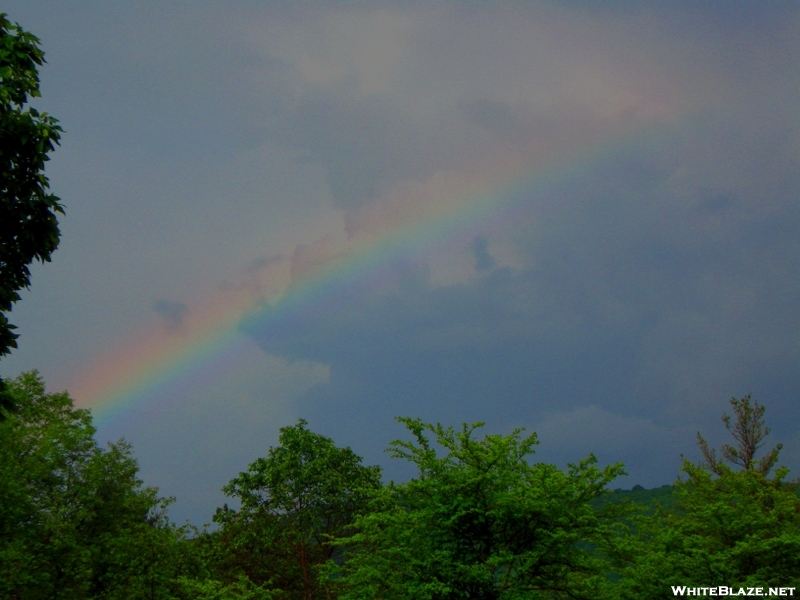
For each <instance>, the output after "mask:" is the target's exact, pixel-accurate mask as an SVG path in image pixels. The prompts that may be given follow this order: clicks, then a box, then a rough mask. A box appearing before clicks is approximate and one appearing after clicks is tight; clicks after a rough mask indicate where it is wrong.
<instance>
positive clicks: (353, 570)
mask: <svg viewBox="0 0 800 600" xmlns="http://www.w3.org/2000/svg"><path fill="white" fill-rule="evenodd" d="M9 389H10V392H11V393H12V394H13V397H14V400H15V402H16V404H17V405H18V409H17V410H16V411H15V412H13V413H10V414H9V415H8V418H7V419H6V420H5V421H4V422H2V423H0V598H3V599H9V600H10V599H14V600H23V599H26V600H27V599H31V600H38V599H45V598H48V599H49V598H53V599H55V598H64V599H76V600H78V599H97V600H100V599H108V600H117V599H123V598H124V599H131V600H136V599H150V600H156V599H164V600H167V599H169V600H189V599H199V600H277V599H286V600H288V599H298V600H312V599H323V598H324V599H334V598H338V599H340V600H362V599H363V600H366V599H375V598H381V599H387V600H388V599H398V600H399V599H409V600H411V599H414V600H417V599H419V600H424V599H430V600H450V599H462V598H464V599H466V598H469V599H488V600H493V599H498V600H500V599H503V600H511V599H521V598H525V599H536V598H542V599H544V598H552V599H556V598H598V599H603V598H608V599H628V598H630V599H633V598H637V599H638V598H671V597H673V591H672V587H671V586H673V585H678V586H696V587H702V586H710V585H728V586H732V587H738V586H742V587H744V588H747V587H759V586H761V587H764V588H766V587H776V586H782V587H787V586H800V575H798V574H800V500H798V496H797V486H796V485H795V484H794V483H791V482H790V481H789V480H788V475H787V471H786V469H783V468H777V469H774V467H775V465H776V464H777V459H778V452H779V450H780V446H778V447H776V448H775V449H773V450H771V451H769V452H766V453H764V455H763V456H761V457H759V456H757V452H758V451H759V449H760V448H761V447H762V446H763V442H764V438H765V437H766V435H767V434H768V433H769V429H768V428H766V426H765V425H764V408H763V406H761V405H760V404H758V403H757V402H752V401H751V399H750V397H749V396H747V397H745V398H742V399H733V400H732V401H731V403H732V407H733V411H734V414H733V416H732V417H729V416H728V415H725V416H724V417H723V421H724V423H725V425H726V426H727V427H728V429H729V430H730V431H731V433H732V435H733V437H734V440H735V445H729V446H723V448H722V450H721V457H722V458H718V457H717V453H716V452H715V451H713V450H711V449H710V448H709V447H708V444H707V443H706V442H705V440H704V439H703V438H702V437H700V436H698V440H699V445H700V448H701V451H702V452H703V455H704V462H703V463H701V464H692V463H691V462H689V461H684V465H683V471H682V473H683V477H682V478H680V479H679V480H678V481H677V482H676V484H675V486H664V487H662V488H657V489H655V490H644V489H642V488H640V487H638V486H637V487H636V488H634V489H633V490H629V491H623V490H616V491H614V492H609V491H607V488H608V486H609V484H611V483H612V481H613V480H614V479H615V478H616V477H617V476H618V475H620V474H622V472H623V470H622V465H611V466H607V467H605V468H599V467H598V466H597V464H596V461H595V459H594V458H593V457H592V456H590V457H588V458H587V459H586V460H584V461H582V462H580V463H578V464H576V465H570V466H569V468H568V469H566V470H561V469H559V468H557V467H556V466H554V465H551V464H547V463H537V462H532V461H530V458H531V456H532V455H533V449H534V447H535V446H536V444H537V440H536V436H535V434H532V435H528V436H524V435H523V433H522V430H516V431H514V432H512V433H511V434H510V435H507V436H501V435H484V436H479V435H478V428H479V426H480V424H475V425H470V426H467V425H464V426H463V427H462V428H461V429H458V430H456V429H453V428H449V427H443V426H441V425H438V424H436V425H433V424H428V423H423V422H422V421H420V420H417V419H411V418H403V419H400V420H401V422H403V423H404V424H405V426H406V428H407V429H408V432H409V436H410V439H407V440H397V441H394V442H392V443H391V444H390V448H389V449H390V452H391V454H392V455H393V456H394V457H395V458H398V459H401V460H407V461H410V462H412V463H413V464H414V465H415V467H416V468H417V471H418V474H417V476H416V477H414V478H413V479H411V480H410V481H408V482H405V483H389V484H388V485H384V484H383V483H382V482H381V479H380V470H379V469H378V468H377V467H368V466H364V465H362V463H361V459H360V458H359V457H358V456H356V455H355V454H354V453H353V452H352V451H351V450H350V449H349V448H340V447H337V446H336V445H335V443H334V442H333V440H331V439H330V438H326V437H324V436H321V435H319V434H316V433H314V432H312V431H309V430H308V428H307V423H306V422H305V421H303V420H300V421H299V422H298V423H297V424H296V425H293V426H290V427H284V428H283V429H281V431H280V438H279V444H278V446H276V447H274V448H269V449H268V450H267V453H266V456H265V457H264V458H259V459H256V460H255V461H254V462H252V463H251V464H250V466H249V468H248V470H247V471H244V472H242V473H240V474H239V475H238V476H236V477H235V478H234V479H232V480H231V482H230V483H229V484H228V485H227V486H225V488H224V491H225V493H226V494H227V495H228V496H230V497H232V498H233V499H234V501H235V503H236V505H237V506H238V508H229V507H228V506H224V507H222V508H220V509H218V510H217V513H216V515H215V516H214V520H215V521H216V523H217V526H216V527H215V528H214V530H213V531H197V530H195V529H192V528H190V527H188V526H187V527H183V528H178V527H176V526H175V525H173V524H172V523H170V522H169V520H168V519H167V516H166V509H167V506H168V504H169V500H168V499H163V498H160V497H159V496H158V493H157V490H155V489H153V488H148V487H145V486H143V484H142V482H141V481H140V480H139V478H138V476H137V464H136V461H135V460H134V458H133V454H132V450H131V448H130V446H129V445H128V444H126V443H125V442H124V441H122V440H121V441H119V442H117V443H114V444H110V445H109V446H108V447H107V448H100V447H99V446H98V445H97V443H96V442H95V441H94V439H93V434H94V428H93V427H92V424H91V416H90V414H89V412H88V411H85V410H79V409H76V408H75V407H74V406H73V404H72V400H71V399H70V398H69V396H68V394H67V393H66V392H62V393H56V394H53V393H47V392H46V391H45V388H44V382H43V381H42V380H41V378H40V377H39V376H38V374H36V373H28V374H24V375H22V376H20V377H18V378H17V379H15V380H13V381H11V382H9ZM773 470H774V473H773ZM631 499H633V500H635V501H636V502H638V503H639V505H637V504H635V503H632V502H630V500H631Z"/></svg>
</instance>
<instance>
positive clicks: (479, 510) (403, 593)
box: [329, 418, 623, 600]
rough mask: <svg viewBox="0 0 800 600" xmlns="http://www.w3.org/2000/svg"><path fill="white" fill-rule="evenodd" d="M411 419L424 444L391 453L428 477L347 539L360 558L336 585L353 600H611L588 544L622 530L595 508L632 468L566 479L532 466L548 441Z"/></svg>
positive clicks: (388, 491) (334, 570) (591, 464)
mask: <svg viewBox="0 0 800 600" xmlns="http://www.w3.org/2000/svg"><path fill="white" fill-rule="evenodd" d="M400 421H401V422H402V423H403V424H404V425H405V426H406V427H407V428H408V430H409V431H410V432H411V433H412V435H413V437H414V441H411V442H408V441H395V442H392V444H391V446H390V451H391V453H392V455H393V456H394V457H397V458H402V459H406V460H409V461H411V462H413V463H414V464H415V465H416V466H417V468H418V470H419V475H418V477H417V478H415V479H413V480H411V481H410V482H408V483H405V484H401V485H391V486H388V487H387V488H385V490H384V491H382V493H380V494H379V495H377V496H376V497H375V498H374V499H373V504H372V506H371V510H370V511H369V512H367V513H364V514H363V515H362V516H361V517H360V518H359V519H358V520H357V526H358V531H357V533H356V534H355V535H353V536H350V537H348V538H345V539H342V540H340V541H339V543H340V544H342V545H343V546H344V547H346V548H349V549H350V550H349V551H348V552H347V560H346V562H344V563H343V564H342V565H335V564H329V577H330V581H331V582H332V583H333V584H334V585H336V586H337V587H338V588H339V590H340V591H341V596H340V597H341V598H342V599H347V600H366V599H368V598H369V599H374V598H381V599H393V600H395V599H397V600H399V599H407V600H425V599H430V600H451V599H453V600H455V599H460V598H470V599H484V600H490V599H491V600H494V599H498V600H499V599H503V600H511V599H521V598H526V599H535V598H600V597H604V594H605V593H606V591H607V589H608V588H609V584H608V582H607V580H606V576H605V566H604V564H603V563H602V561H601V560H600V559H599V558H598V557H597V556H596V555H594V554H593V553H592V552H590V551H589V549H588V545H587V542H588V543H595V544H596V543H599V542H600V541H601V540H602V539H605V538H607V537H609V536H610V535H611V534H612V529H611V525H610V524H609V523H607V522H606V520H605V518H604V516H603V515H602V514H599V513H598V512H597V511H596V510H595V509H594V508H592V507H591V506H590V504H589V503H590V502H591V501H592V500H593V499H595V498H597V497H598V496H600V495H602V494H604V493H605V490H606V486H607V485H608V483H609V482H611V481H612V480H613V479H615V478H616V477H617V476H619V475H622V474H623V467H622V465H619V464H617V465H612V466H608V467H605V468H604V469H600V468H598V467H597V465H596V460H595V458H594V457H593V456H590V457H589V458H587V459H586V460H584V461H582V462H580V463H579V464H577V465H570V466H569V468H568V470H567V471H566V472H564V471H562V470H560V469H558V468H557V467H556V466H554V465H550V464H545V463H536V464H530V463H529V462H528V460H527V457H528V456H529V455H531V454H532V453H533V448H534V446H535V445H536V444H537V443H538V441H537V438H536V434H531V435H529V436H527V437H523V436H522V430H515V431H514V432H513V433H512V434H511V435H509V436H499V435H487V436H485V437H484V438H483V439H476V438H475V435H474V434H475V430H476V428H478V427H480V426H482V424H480V423H478V424H474V425H471V426H467V425H464V427H463V428H462V430H461V431H456V430H454V429H453V428H444V427H442V426H441V425H438V424H437V425H431V424H427V423H423V422H422V421H420V420H418V419H410V418H401V419H400ZM431 436H432V439H431ZM437 445H438V446H439V447H440V448H442V449H443V451H444V455H443V456H440V455H439V453H437V450H436V446H437Z"/></svg>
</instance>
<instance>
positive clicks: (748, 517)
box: [616, 395, 800, 598]
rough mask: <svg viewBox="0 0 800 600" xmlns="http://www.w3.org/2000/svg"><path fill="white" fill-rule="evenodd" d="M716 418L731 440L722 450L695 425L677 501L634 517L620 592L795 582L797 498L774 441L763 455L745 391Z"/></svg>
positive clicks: (756, 410) (623, 546)
mask: <svg viewBox="0 0 800 600" xmlns="http://www.w3.org/2000/svg"><path fill="white" fill-rule="evenodd" d="M730 402H731V406H732V408H733V416H732V417H731V416H729V415H728V414H724V415H723V417H722V420H723V422H724V424H725V427H726V428H727V429H728V431H729V432H730V433H731V435H732V436H733V438H734V440H735V444H734V445H729V444H725V445H724V446H723V447H722V449H721V456H722V458H718V456H717V453H716V451H715V450H713V449H711V448H709V445H708V443H707V442H706V440H705V439H704V438H703V437H702V436H701V435H700V434H699V433H698V445H699V447H700V450H701V452H702V455H703V462H701V463H699V464H694V463H692V462H690V461H688V460H686V459H684V461H683V467H682V471H683V475H684V477H683V478H680V479H678V481H677V482H676V484H675V495H676V496H677V500H678V502H677V508H676V509H665V508H661V510H659V511H657V512H656V513H655V514H654V515H649V516H640V517H639V518H638V519H635V520H634V526H635V528H634V529H633V530H632V533H631V535H629V536H627V537H625V538H623V539H622V540H621V541H620V545H619V546H618V548H617V554H616V557H617V560H616V566H617V568H618V570H619V572H620V573H621V575H622V580H621V593H622V595H623V597H626V598H672V597H673V593H672V589H671V586H673V585H677V586H690V587H692V586H694V587H698V586H716V585H725V586H731V587H737V588H738V587H745V588H746V587H758V586H763V587H768V586H773V587H774V586H791V585H800V501H798V498H797V496H796V493H795V491H796V489H797V486H796V485H795V484H794V483H791V482H789V481H787V476H788V469H786V468H779V469H776V470H775V472H774V474H773V475H772V476H770V472H771V471H772V469H773V467H774V466H775V464H777V461H778V453H779V452H780V448H781V446H780V444H778V445H777V446H776V447H775V448H773V449H772V450H771V451H769V452H767V453H765V454H764V455H763V456H762V457H761V458H756V453H757V451H758V450H759V449H760V448H761V447H762V446H763V443H764V438H765V437H766V436H767V435H768V434H769V428H768V427H766V426H765V424H764V412H765V409H764V407H763V406H762V405H760V404H759V403H758V402H757V401H756V402H753V401H752V399H751V397H750V396H749V395H748V396H745V397H743V398H740V399H737V398H732V399H731V401H730Z"/></svg>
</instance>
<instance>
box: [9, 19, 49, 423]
mask: <svg viewBox="0 0 800 600" xmlns="http://www.w3.org/2000/svg"><path fill="white" fill-rule="evenodd" d="M44 62H45V61H44V52H42V50H41V49H40V48H39V39H38V38H36V36H34V35H32V34H31V33H29V32H27V31H25V30H23V29H22V28H21V27H20V26H19V24H13V25H12V24H11V23H10V22H9V21H8V19H7V18H6V15H5V13H0V356H4V355H6V354H8V353H9V352H10V351H11V349H12V348H16V347H17V342H16V339H17V337H18V336H17V334H16V333H14V331H13V330H14V329H15V327H14V326H13V325H11V324H10V323H9V322H8V318H7V316H6V314H5V313H7V312H9V311H10V310H11V307H12V305H13V304H14V303H15V302H16V301H17V300H19V299H20V295H19V291H20V290H21V289H23V288H27V287H28V286H29V285H30V269H29V268H28V265H30V264H31V263H32V262H33V261H34V260H39V261H41V262H47V261H49V260H50V255H51V254H52V253H53V251H54V250H55V249H56V247H57V246H58V241H59V229H58V220H57V218H56V215H57V213H62V214H63V212H64V209H63V208H62V206H61V204H59V199H58V198H57V197H56V196H54V195H53V194H50V193H48V188H49V184H48V180H47V177H45V175H44V163H45V162H46V161H47V160H49V158H48V153H49V152H51V151H53V149H54V146H53V145H54V144H58V141H59V138H60V135H61V132H62V129H61V127H59V126H58V121H57V120H56V119H54V118H53V117H51V116H50V115H48V114H47V113H44V112H42V113H40V112H38V111H37V110H36V109H34V108H30V107H26V104H27V103H28V101H29V99H30V98H35V97H38V96H40V95H41V94H40V93H39V73H38V70H37V68H38V67H41V66H42V65H43V64H44ZM4 389H5V386H4V384H3V381H2V379H0V419H2V418H3V416H4V412H3V410H6V411H8V410H10V409H12V408H13V403H12V402H11V396H10V395H9V394H8V393H7V392H4V391H3V390H4Z"/></svg>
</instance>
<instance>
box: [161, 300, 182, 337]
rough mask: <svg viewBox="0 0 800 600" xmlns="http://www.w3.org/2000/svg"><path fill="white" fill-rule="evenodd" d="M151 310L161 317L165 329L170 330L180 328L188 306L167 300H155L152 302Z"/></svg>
mask: <svg viewBox="0 0 800 600" xmlns="http://www.w3.org/2000/svg"><path fill="white" fill-rule="evenodd" d="M153 310H154V311H155V312H156V314H157V315H158V316H159V317H161V319H162V320H163V322H164V324H165V325H166V327H167V329H169V330H171V331H177V330H179V329H181V327H182V326H183V322H184V319H185V318H186V315H188V314H189V306H188V305H187V304H184V303H183V302H171V301H169V300H156V301H155V302H153Z"/></svg>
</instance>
